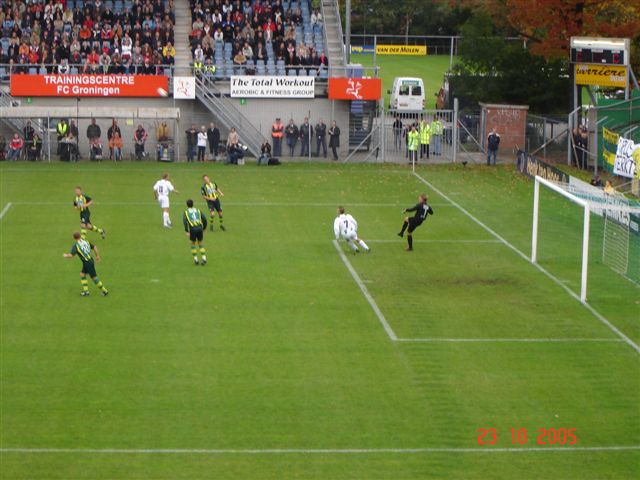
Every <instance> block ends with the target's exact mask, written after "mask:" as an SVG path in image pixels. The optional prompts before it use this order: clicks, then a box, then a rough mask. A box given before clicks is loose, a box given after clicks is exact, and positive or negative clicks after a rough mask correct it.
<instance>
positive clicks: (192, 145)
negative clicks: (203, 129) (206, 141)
mask: <svg viewBox="0 0 640 480" xmlns="http://www.w3.org/2000/svg"><path fill="white" fill-rule="evenodd" d="M184 133H185V134H186V135H187V161H188V162H193V159H194V158H195V156H196V145H197V144H198V130H196V126H195V124H193V123H192V124H191V128H190V129H189V130H186V131H185V132H184Z"/></svg>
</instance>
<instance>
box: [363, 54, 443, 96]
mask: <svg viewBox="0 0 640 480" xmlns="http://www.w3.org/2000/svg"><path fill="white" fill-rule="evenodd" d="M454 61H455V57H454ZM351 62H352V63H360V64H362V65H363V66H365V67H372V66H373V54H352V55H351ZM449 63H450V57H449V55H427V56H410V55H376V64H377V66H378V67H380V73H379V76H380V77H381V78H382V93H383V95H384V98H385V106H386V107H389V97H390V95H389V94H388V93H387V91H389V90H391V87H392V86H393V79H394V78H395V77H420V78H422V81H423V82H424V90H425V97H424V99H425V108H435V104H436V94H437V93H438V91H440V88H441V87H442V82H443V80H444V74H445V72H446V71H447V70H449Z"/></svg>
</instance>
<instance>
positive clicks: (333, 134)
mask: <svg viewBox="0 0 640 480" xmlns="http://www.w3.org/2000/svg"><path fill="white" fill-rule="evenodd" d="M329 146H330V147H331V152H332V153H333V160H334V161H335V160H338V151H337V149H338V148H340V127H338V125H337V123H336V121H335V120H334V121H333V122H331V127H329Z"/></svg>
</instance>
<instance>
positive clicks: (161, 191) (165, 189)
mask: <svg viewBox="0 0 640 480" xmlns="http://www.w3.org/2000/svg"><path fill="white" fill-rule="evenodd" d="M174 190H175V188H174V187H173V184H172V183H171V182H170V181H169V180H165V179H164V178H162V179H160V180H158V181H157V182H156V184H155V185H154V186H153V191H154V192H156V198H157V199H158V202H159V203H160V207H161V208H169V194H170V193H171V192H173V191H174Z"/></svg>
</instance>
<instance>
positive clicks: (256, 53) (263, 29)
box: [189, 0, 329, 79]
mask: <svg viewBox="0 0 640 480" xmlns="http://www.w3.org/2000/svg"><path fill="white" fill-rule="evenodd" d="M189 1H190V4H191V21H192V25H191V27H192V28H191V32H190V34H189V43H190V45H191V52H192V55H193V68H194V71H195V72H196V73H199V72H201V71H203V72H205V73H210V74H214V75H215V77H216V78H219V79H222V78H226V77H229V76H231V75H252V74H257V75H290V76H297V75H312V76H317V77H319V78H327V77H328V65H329V62H328V59H327V56H326V55H325V44H324V35H323V33H324V32H323V28H324V25H323V19H322V15H321V13H320V12H319V11H318V10H317V9H313V10H312V8H311V2H310V1H309V0H299V1H288V0H285V1H283V2H281V0H254V1H253V2H249V1H248V0H245V1H244V2H242V1H241V0H189Z"/></svg>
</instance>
